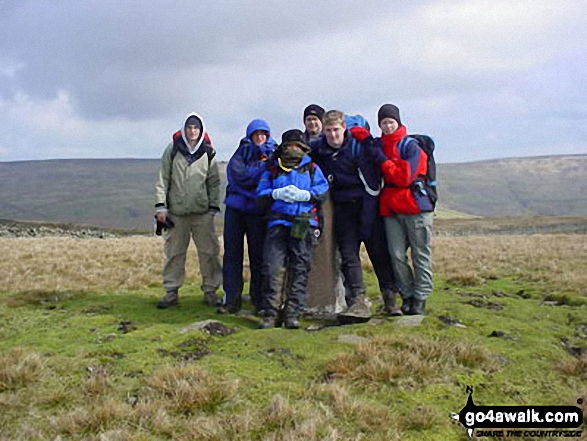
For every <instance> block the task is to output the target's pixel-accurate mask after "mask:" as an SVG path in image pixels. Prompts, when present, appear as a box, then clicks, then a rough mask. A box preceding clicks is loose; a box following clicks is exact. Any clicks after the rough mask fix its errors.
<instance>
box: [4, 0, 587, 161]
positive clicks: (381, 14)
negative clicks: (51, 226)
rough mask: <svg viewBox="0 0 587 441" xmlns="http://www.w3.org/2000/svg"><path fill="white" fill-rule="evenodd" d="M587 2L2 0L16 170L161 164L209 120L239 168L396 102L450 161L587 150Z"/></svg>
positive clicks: (225, 154) (8, 152)
mask: <svg viewBox="0 0 587 441" xmlns="http://www.w3.org/2000/svg"><path fill="white" fill-rule="evenodd" d="M586 12H587V5H586V3H585V0H556V1H553V0H463V1H456V0H455V1H450V0H430V1H425V0H414V1H409V2H408V1H405V0H404V1H401V2H400V1H395V0H381V1H379V0H363V1H361V2H359V1H350V0H337V1H316V0H313V1H308V0H296V1H286V0H274V1H270V0H265V1H263V0H247V1H235V0H215V1H212V0H185V1H164V0H157V1H156V0H142V1H121V0H83V1H80V0H55V1H50V2H49V1H47V0H42V1H41V0H30V1H28V0H0V161H14V160H29V159H51V158H114V157H136V158H156V157H160V156H161V153H162V151H163V149H164V148H165V146H166V144H167V143H168V142H169V140H170V137H171V134H172V133H173V132H174V131H175V130H177V129H178V128H179V127H180V126H181V124H182V123H183V121H184V118H185V116H186V115H187V114H188V113H189V112H192V111H196V112H198V113H200V114H201V115H202V116H203V118H204V120H205V122H206V124H207V128H208V131H209V133H210V136H211V137H212V140H213V143H214V145H215V147H216V149H217V150H218V152H219V157H220V158H222V159H228V158H229V157H230V155H231V154H232V152H233V151H234V149H235V148H236V146H237V144H238V141H239V139H240V138H241V137H242V136H243V135H244V131H245V127H246V126H247V124H248V122H249V121H250V120H251V119H254V118H263V119H266V120H267V121H268V122H269V124H270V125H271V127H272V134H273V136H274V138H276V140H277V141H279V140H280V138H281V133H282V132H283V131H284V130H287V129H290V128H302V116H301V115H302V111H303V109H304V107H305V106H306V105H308V104H310V103H318V104H320V105H322V106H323V107H325V108H326V109H333V108H336V109H339V110H343V111H346V112H348V113H361V114H363V115H364V116H365V117H366V118H367V119H368V120H369V121H371V125H372V127H373V131H374V133H375V134H377V135H379V129H378V128H377V124H376V123H377V120H376V115H377V109H378V108H379V106H380V105H381V104H384V103H394V104H396V105H398V106H399V108H400V110H401V118H402V121H403V122H404V124H405V125H406V126H407V127H408V130H409V131H410V132H412V133H416V132H417V133H427V134H430V135H432V136H433V137H434V138H435V140H436V143H437V160H438V161H439V162H461V161H475V160H480V159H488V158H497V157H511V156H534V155H551V154H577V153H587V26H585V14H586Z"/></svg>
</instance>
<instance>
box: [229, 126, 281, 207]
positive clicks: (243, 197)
mask: <svg viewBox="0 0 587 441" xmlns="http://www.w3.org/2000/svg"><path fill="white" fill-rule="evenodd" d="M257 130H265V131H266V132H268V133H269V135H268V137H267V141H266V142H265V143H264V144H262V145H260V146H257V145H255V143H254V142H253V141H252V139H251V135H252V134H253V133H254V132H255V131H257ZM270 136H271V134H270V131H269V125H268V124H267V123H266V122H265V121H263V120H259V119H255V120H253V121H251V123H250V124H249V125H248V126H247V131H246V136H245V137H244V138H243V139H242V140H241V141H240V144H239V146H238V148H237V149H236V152H234V154H233V155H232V157H231V158H230V161H228V166H227V168H226V177H227V180H228V185H227V187H226V198H225V199H224V203H225V204H226V206H227V207H231V208H234V209H236V210H242V211H245V212H247V213H254V214H262V213H263V209H262V208H261V207H260V206H259V205H258V204H257V185H258V184H259V180H260V179H261V174H262V173H263V171H265V170H266V169H267V167H266V164H267V159H268V158H269V157H270V156H271V154H272V153H273V152H274V151H275V148H276V147H277V143H276V142H275V140H274V139H273V138H271V137H270Z"/></svg>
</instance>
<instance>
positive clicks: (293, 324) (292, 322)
mask: <svg viewBox="0 0 587 441" xmlns="http://www.w3.org/2000/svg"><path fill="white" fill-rule="evenodd" d="M285 328H286V329H300V323H299V322H298V319H297V318H295V317H287V318H286V319H285Z"/></svg>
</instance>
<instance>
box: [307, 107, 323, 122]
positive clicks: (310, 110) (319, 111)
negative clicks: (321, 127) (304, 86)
mask: <svg viewBox="0 0 587 441" xmlns="http://www.w3.org/2000/svg"><path fill="white" fill-rule="evenodd" d="M324 112H326V111H325V110H324V109H323V108H322V107H320V106H319V105H318V104H310V105H309V106H308V107H306V108H305V109H304V121H305V120H306V118H307V117H308V116H316V117H318V119H319V120H320V121H322V117H323V116H324Z"/></svg>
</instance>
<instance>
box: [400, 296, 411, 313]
mask: <svg viewBox="0 0 587 441" xmlns="http://www.w3.org/2000/svg"><path fill="white" fill-rule="evenodd" d="M413 303H414V298H413V297H408V298H403V299H402V307H401V312H402V313H403V314H404V315H410V311H411V310H412V304H413Z"/></svg>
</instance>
